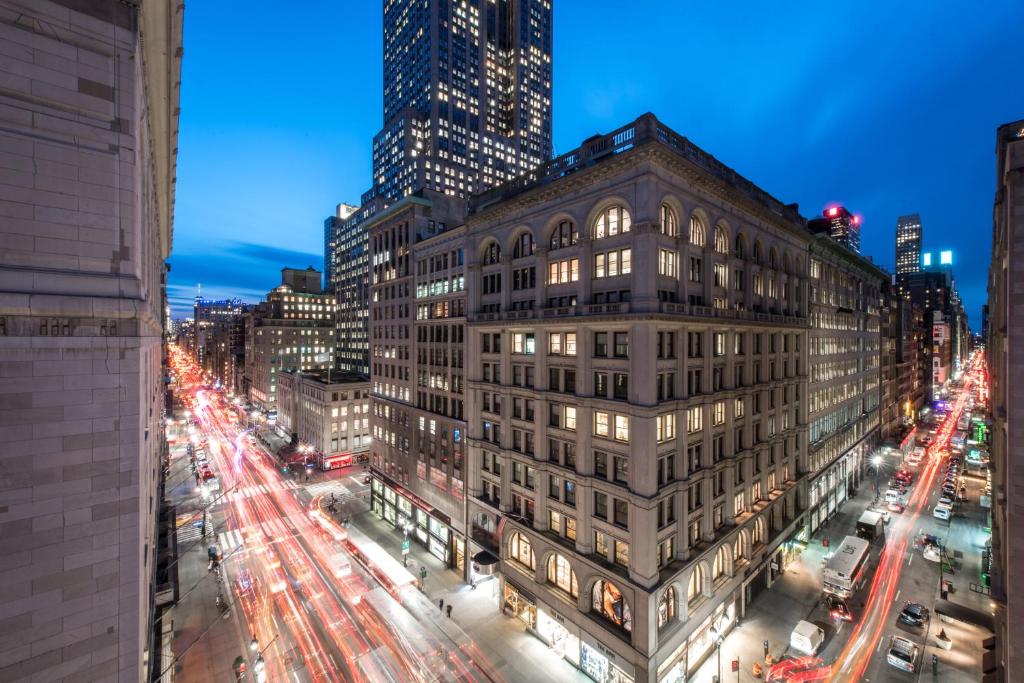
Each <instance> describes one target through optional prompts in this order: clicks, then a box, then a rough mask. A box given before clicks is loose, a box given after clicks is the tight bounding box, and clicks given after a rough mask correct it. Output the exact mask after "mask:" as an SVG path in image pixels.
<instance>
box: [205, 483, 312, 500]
mask: <svg viewBox="0 0 1024 683" xmlns="http://www.w3.org/2000/svg"><path fill="white" fill-rule="evenodd" d="M299 488H301V486H299V485H298V484H296V483H295V482H294V481H292V480H291V479H283V480H279V481H273V482H270V483H269V484H258V485H256V486H245V487H242V488H236V489H232V490H230V491H228V492H227V495H225V496H224V498H223V499H222V500H227V501H236V500H244V499H246V498H252V497H253V496H266V495H269V494H270V493H271V492H272V491H281V490H295V489H299Z"/></svg>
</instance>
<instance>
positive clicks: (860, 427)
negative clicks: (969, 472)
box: [807, 234, 889, 532]
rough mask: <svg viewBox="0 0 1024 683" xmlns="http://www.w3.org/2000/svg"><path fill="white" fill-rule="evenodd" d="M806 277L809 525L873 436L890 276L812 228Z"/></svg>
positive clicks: (821, 516) (844, 492) (849, 477)
mask: <svg viewBox="0 0 1024 683" xmlns="http://www.w3.org/2000/svg"><path fill="white" fill-rule="evenodd" d="M809 278H810V280H809V283H810V284H809V289H810V292H809V299H810V323H811V331H810V353H809V354H808V355H809V359H808V362H809V365H810V388H809V389H808V394H809V402H808V403H809V406H808V421H809V424H810V430H809V432H810V436H809V439H808V440H809V448H808V454H807V457H808V465H809V467H808V471H809V473H810V483H809V487H808V506H809V515H808V519H807V524H808V527H809V529H810V531H811V532H814V531H815V530H817V528H818V527H819V526H820V525H821V524H823V523H824V522H825V521H826V520H828V519H829V518H831V517H832V515H834V514H835V513H836V512H837V511H838V510H839V508H840V506H841V505H842V503H843V502H844V501H845V500H846V498H847V496H848V495H849V491H851V490H852V489H854V488H856V487H857V485H858V484H859V482H860V480H861V477H862V475H863V470H864V468H865V467H866V465H867V462H868V456H869V455H870V454H871V452H872V451H873V450H874V449H875V448H876V447H877V445H878V443H879V422H880V411H879V401H880V398H881V397H880V379H881V378H880V368H879V360H880V349H881V336H880V334H881V332H880V319H879V306H880V303H881V288H882V284H883V283H884V282H885V281H886V280H888V278H889V275H888V273H886V272H885V271H883V270H881V269H879V268H878V267H877V266H875V265H874V264H872V263H871V262H870V261H868V260H867V259H865V258H862V257H860V256H858V255H857V254H856V253H854V252H853V251H852V250H850V249H849V248H847V247H846V245H845V244H842V243H841V242H839V241H837V240H835V239H834V238H832V237H830V236H828V235H824V234H818V235H815V237H814V239H813V240H812V241H811V244H810V273H809Z"/></svg>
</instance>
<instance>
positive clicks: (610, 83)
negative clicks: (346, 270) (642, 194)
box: [170, 0, 1024, 330]
mask: <svg viewBox="0 0 1024 683" xmlns="http://www.w3.org/2000/svg"><path fill="white" fill-rule="evenodd" d="M554 4H555V41H554V42H555V50H554V53H555V54H554V72H555V78H554V139H555V150H556V153H558V152H565V151H568V150H570V149H572V148H574V147H576V146H577V145H578V144H579V142H580V141H582V140H583V139H585V138H587V137H589V136H590V135H592V134H594V133H598V132H607V131H610V130H613V129H615V128H617V127H619V126H621V125H622V124H624V123H626V122H628V121H630V120H632V119H634V118H635V117H637V116H638V115H640V114H642V113H644V112H646V111H651V112H654V113H655V114H656V115H657V116H658V117H659V118H660V119H661V120H662V121H664V122H665V123H666V124H667V125H669V126H670V127H672V128H674V129H675V130H676V131H678V132H679V133H681V134H683V135H686V136H688V137H689V138H690V139H691V140H693V141H694V142H695V143H697V144H698V145H700V146H702V147H703V148H704V149H706V150H707V151H709V152H711V153H712V154H714V155H715V156H716V157H718V158H719V159H720V160H721V161H723V162H724V163H726V164H727V165H729V166H732V167H733V168H735V169H737V170H738V171H739V172H740V173H742V174H744V175H745V176H747V177H748V178H750V179H751V180H752V181H754V182H755V183H757V184H758V185H760V186H761V187H763V188H765V189H766V190H768V191H769V192H771V193H772V194H774V195H775V196H776V197H778V198H779V199H781V200H783V201H785V202H799V203H800V207H801V212H802V213H803V214H804V215H805V216H808V217H812V216H814V215H816V214H817V213H818V212H819V211H820V210H821V208H822V207H823V206H824V205H825V204H827V203H830V202H841V203H843V204H844V205H846V206H847V207H848V208H850V210H852V211H854V212H856V213H859V214H862V215H863V218H864V222H863V243H864V248H863V251H864V253H865V254H868V255H871V256H873V257H874V258H875V260H876V262H878V263H880V264H882V265H886V266H889V267H891V266H892V264H893V263H894V261H895V257H894V254H893V250H894V248H893V235H894V232H895V224H896V218H897V216H899V215H901V214H904V213H913V212H917V213H920V214H921V217H922V223H923V225H924V241H925V249H926V250H932V251H938V250H940V249H953V250H955V252H956V265H955V275H956V279H957V282H958V285H959V288H960V291H961V293H962V294H963V296H964V298H965V300H966V303H967V308H968V314H969V316H970V321H971V325H972V327H974V328H975V329H976V330H977V329H979V325H980V310H981V305H982V304H983V303H984V302H985V299H986V279H987V269H988V263H989V254H990V251H991V221H992V218H991V217H992V198H993V191H994V180H995V163H994V155H993V151H994V139H995V138H994V133H995V128H996V126H998V125H999V124H1001V123H1005V122H1007V121H1010V120H1013V119H1017V118H1020V117H1022V116H1024V87H1022V84H1024V80H1022V77H1021V74H1020V61H1019V57H1020V54H1019V42H1018V40H1019V28H1020V27H1021V26H1022V25H1024V3H1021V2H1018V1H1014V0H996V1H990V2H984V3H971V2H948V1H942V0H938V1H936V0H932V1H929V2H874V1H869V2H802V1H801V2H788V3H777V2H772V3H765V2H748V3H744V2H696V1H691V0H685V1H683V0H633V2H628V3H625V2H621V1H620V0H587V1H584V0H555V2H554ZM381 6H382V3H381V2H380V0H358V1H357V0H341V1H334V2H329V1H327V0H320V1H319V2H317V1H314V2H308V3H303V4H302V7H301V10H298V9H295V8H285V7H284V6H283V5H282V4H281V3H278V2H267V1H262V2H256V3H252V4H249V5H247V10H245V11H239V9H238V7H236V6H235V5H233V4H232V3H219V2H194V3H189V4H188V6H187V9H186V13H185V60H184V73H183V74H182V96H181V132H180V140H179V156H178V184H177V206H176V213H175V230H174V237H175V239H174V252H173V254H172V256H171V259H170V261H171V265H172V270H171V288H170V297H171V302H172V306H174V309H175V314H176V315H184V314H186V313H187V312H188V311H189V309H190V307H191V299H192V297H194V296H195V291H196V284H197V283H201V284H202V289H203V294H204V295H209V296H213V297H218V298H219V297H225V296H240V297H242V298H243V299H247V300H250V301H257V300H258V299H259V298H260V297H261V296H262V295H264V294H265V293H266V292H267V291H268V290H269V289H271V288H272V287H274V286H275V285H276V284H278V282H279V278H280V269H281V268H282V267H285V266H290V267H306V266H308V265H312V266H314V267H316V268H318V269H319V268H321V267H322V264H323V255H322V252H323V220H324V218H325V217H326V216H328V215H330V214H331V213H332V212H333V210H334V206H335V204H337V203H338V202H341V201H348V202H351V203H358V200H359V196H360V194H361V193H362V192H363V191H364V190H366V189H367V188H368V187H369V179H370V170H371V163H370V143H371V139H372V137H373V135H374V134H375V133H376V132H377V131H378V129H379V128H380V126H381V123H382V121H381V116H382V114H381V35H380V34H381Z"/></svg>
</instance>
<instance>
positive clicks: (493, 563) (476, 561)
mask: <svg viewBox="0 0 1024 683" xmlns="http://www.w3.org/2000/svg"><path fill="white" fill-rule="evenodd" d="M499 561H500V560H498V558H497V557H495V555H494V553H492V552H490V551H489V550H481V551H480V552H478V553H477V554H476V555H474V556H473V572H474V573H475V574H477V575H479V576H494V574H495V573H497V571H498V562H499Z"/></svg>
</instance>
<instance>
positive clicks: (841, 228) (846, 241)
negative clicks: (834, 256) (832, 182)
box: [821, 206, 860, 254]
mask: <svg viewBox="0 0 1024 683" xmlns="http://www.w3.org/2000/svg"><path fill="white" fill-rule="evenodd" d="M821 215H822V216H824V217H825V219H826V220H827V221H828V225H829V234H830V235H832V239H834V240H835V241H836V242H839V243H840V244H842V245H843V246H845V247H846V248H847V249H849V250H850V251H852V252H853V253H855V254H859V253H860V217H859V216H854V215H853V214H852V213H850V212H849V211H848V210H847V209H846V207H845V206H830V207H828V208H827V209H825V210H824V211H822V212H821Z"/></svg>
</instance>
